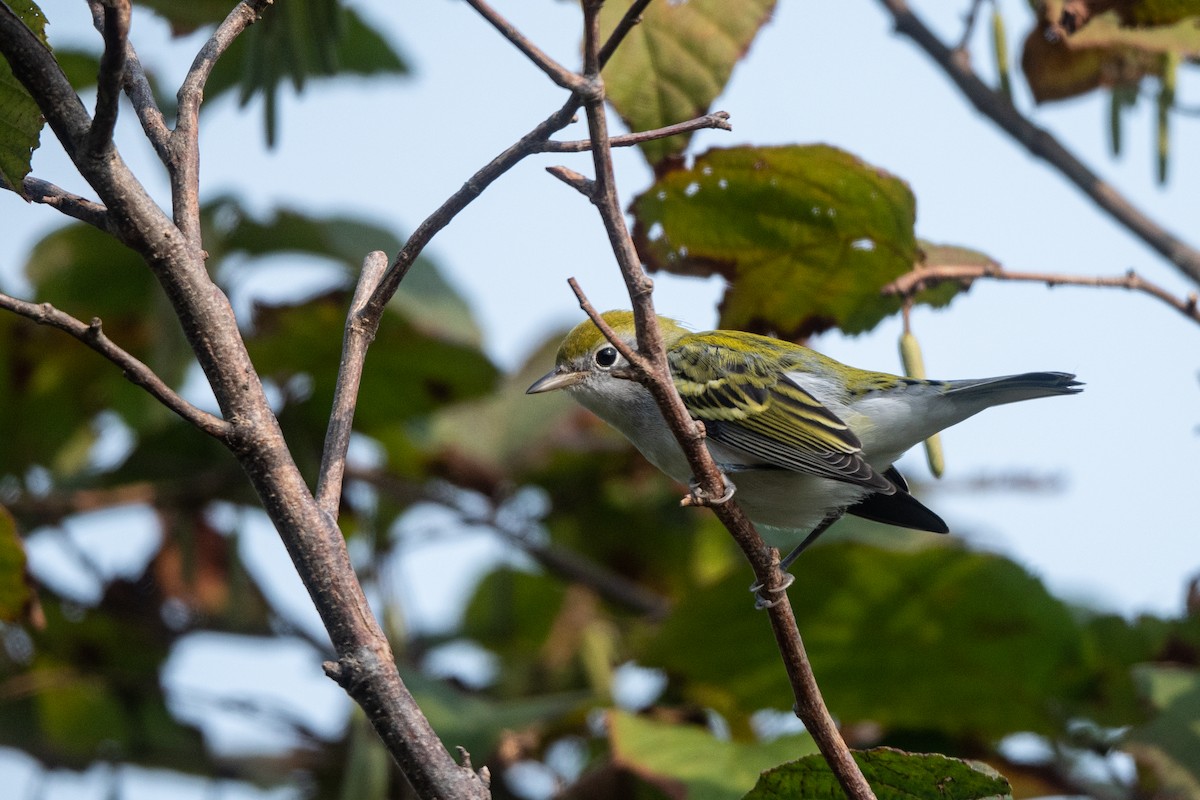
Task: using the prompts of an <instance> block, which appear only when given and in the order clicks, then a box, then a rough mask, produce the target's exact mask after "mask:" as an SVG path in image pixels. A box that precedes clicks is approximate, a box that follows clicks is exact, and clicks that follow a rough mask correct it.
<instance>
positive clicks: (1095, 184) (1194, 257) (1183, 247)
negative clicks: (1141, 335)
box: [879, 0, 1200, 284]
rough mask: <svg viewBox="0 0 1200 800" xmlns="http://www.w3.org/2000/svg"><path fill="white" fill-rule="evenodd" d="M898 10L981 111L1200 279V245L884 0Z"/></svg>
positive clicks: (901, 28) (903, 7) (899, 5)
mask: <svg viewBox="0 0 1200 800" xmlns="http://www.w3.org/2000/svg"><path fill="white" fill-rule="evenodd" d="M879 2H880V3H881V4H882V5H883V7H884V8H885V9H886V10H887V11H888V13H890V14H891V15H892V19H893V20H894V21H895V25H896V30H897V32H899V33H902V34H904V35H905V36H907V37H909V38H910V39H912V40H913V41H914V42H916V44H917V45H918V46H919V47H920V48H921V49H922V50H924V51H925V52H926V53H927V54H928V55H929V57H930V58H932V59H933V60H934V63H936V64H937V65H938V66H939V67H940V68H941V69H942V71H943V72H945V73H946V74H947V75H948V76H949V77H950V79H951V80H952V81H954V83H955V84H956V85H957V86H958V88H959V89H960V90H962V93H963V94H964V95H966V97H967V99H968V100H970V101H971V104H972V105H974V106H975V108H976V109H977V110H979V111H980V112H981V113H983V114H984V115H985V116H987V117H988V118H989V119H991V120H992V121H993V122H995V123H996V125H997V126H999V127H1000V129H1001V130H1003V131H1004V132H1006V133H1007V134H1008V135H1009V136H1011V137H1012V138H1013V139H1015V140H1017V142H1019V143H1020V144H1021V145H1023V146H1024V147H1025V149H1026V150H1028V151H1029V152H1030V153H1032V154H1033V155H1035V156H1037V157H1038V158H1041V159H1043V160H1045V161H1046V162H1047V163H1048V164H1050V165H1051V166H1052V167H1054V169H1056V170H1058V172H1060V173H1061V174H1062V175H1063V176H1064V177H1065V178H1066V179H1067V180H1069V181H1071V183H1073V184H1075V185H1076V186H1077V187H1078V188H1079V189H1080V190H1081V191H1082V192H1083V193H1084V194H1086V195H1087V196H1088V197H1089V198H1091V200H1092V202H1094V203H1095V204H1096V205H1097V206H1099V207H1100V208H1102V209H1104V210H1105V211H1106V212H1108V214H1109V215H1110V216H1112V218H1113V219H1115V220H1116V221H1117V222H1118V223H1120V225H1121V226H1122V227H1124V228H1125V229H1126V230H1128V231H1129V232H1130V233H1132V234H1134V235H1135V236H1137V237H1138V238H1139V239H1141V240H1142V241H1143V242H1145V243H1146V244H1148V245H1150V247H1152V248H1154V249H1155V250H1156V251H1158V252H1159V253H1160V254H1161V255H1163V256H1164V257H1165V258H1166V259H1167V260H1168V261H1170V262H1171V263H1172V264H1174V265H1175V266H1176V267H1177V268H1178V269H1179V271H1180V272H1182V273H1183V274H1184V275H1186V276H1187V277H1188V279H1190V280H1191V281H1192V282H1194V283H1197V284H1200V250H1197V249H1196V248H1194V247H1192V246H1191V245H1189V244H1188V243H1187V242H1185V241H1183V240H1182V239H1180V238H1179V237H1178V236H1176V235H1174V234H1173V233H1171V232H1170V231H1168V230H1167V229H1165V228H1164V227H1163V226H1161V225H1159V224H1158V223H1157V222H1155V221H1154V220H1153V219H1151V218H1150V217H1149V216H1147V215H1146V214H1145V213H1144V212H1143V211H1141V209H1139V208H1137V207H1136V206H1134V205H1133V203H1131V202H1130V201H1129V199H1128V198H1126V197H1125V196H1124V195H1122V194H1121V193H1120V192H1119V191H1117V189H1116V187H1115V186H1113V185H1112V184H1110V183H1108V182H1107V181H1105V180H1103V179H1102V178H1101V177H1100V176H1099V175H1097V174H1096V173H1095V172H1093V171H1092V170H1091V169H1089V168H1088V167H1087V165H1085V164H1084V163H1083V162H1082V161H1080V160H1079V158H1078V157H1077V156H1076V155H1075V154H1074V153H1072V152H1071V151H1069V150H1068V149H1067V148H1066V147H1064V146H1063V144H1062V143H1061V142H1059V141H1058V139H1057V138H1055V136H1054V135H1053V134H1051V133H1050V132H1049V131H1047V130H1044V129H1042V128H1039V127H1037V126H1036V125H1034V124H1033V123H1032V122H1030V121H1029V119H1027V118H1026V117H1025V116H1024V115H1022V114H1021V112H1020V111H1018V110H1017V109H1016V107H1015V106H1013V104H1012V103H1011V102H1009V100H1008V98H1007V97H1005V96H1004V95H1003V94H1002V93H1000V92H997V91H995V90H994V89H992V88H991V87H989V86H988V85H987V84H985V83H984V82H983V81H982V80H980V79H979V76H977V75H976V74H975V72H974V71H973V70H972V69H971V65H970V62H969V61H968V60H967V59H965V58H958V57H956V51H955V50H951V49H950V48H949V47H948V46H947V45H946V44H945V43H943V42H942V40H941V39H939V38H938V37H937V35H936V34H935V33H934V32H933V31H931V30H930V29H929V27H928V26H927V25H926V24H925V23H924V22H923V21H922V20H921V18H920V17H918V16H917V15H916V14H915V13H913V11H912V10H911V9H910V8H909V7H908V3H906V2H905V0H879Z"/></svg>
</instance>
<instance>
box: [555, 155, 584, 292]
mask: <svg viewBox="0 0 1200 800" xmlns="http://www.w3.org/2000/svg"><path fill="white" fill-rule="evenodd" d="M591 144H592V143H591V142H588V149H589V150H590V149H591ZM546 172H549V173H550V174H551V175H553V176H554V177H556V178H558V179H559V180H560V181H562V182H563V183H565V184H566V185H567V186H570V187H571V188H572V189H574V190H575V191H577V192H579V193H580V194H581V195H583V196H584V197H586V198H588V199H589V200H591V199H592V197H594V196H595V194H596V182H595V181H593V180H592V179H591V178H589V177H587V176H586V175H581V174H579V173H578V172H576V171H575V170H573V169H568V168H567V167H563V166H553V167H546ZM573 280H575V279H574V278H570V279H569V280H568V282H570V281H573ZM572 288H574V289H576V290H577V289H578V287H575V286H574V285H572ZM576 295H578V291H576Z"/></svg>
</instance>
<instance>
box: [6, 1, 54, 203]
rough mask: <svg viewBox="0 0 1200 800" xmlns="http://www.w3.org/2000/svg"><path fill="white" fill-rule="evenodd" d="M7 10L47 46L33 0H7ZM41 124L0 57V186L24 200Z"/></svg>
mask: <svg viewBox="0 0 1200 800" xmlns="http://www.w3.org/2000/svg"><path fill="white" fill-rule="evenodd" d="M8 7H9V8H10V9H12V11H13V12H14V13H15V14H16V15H17V17H18V18H19V19H20V20H21V21H22V22H24V23H25V25H26V26H28V27H29V29H30V30H31V31H33V33H34V35H35V36H37V38H38V40H39V41H41V43H42V44H44V45H46V46H47V47H49V43H48V42H47V41H46V17H45V15H43V14H42V10H41V9H40V8H38V7H37V4H36V3H34V2H33V0H11V2H9V3H8ZM44 122H45V121H44V120H43V119H42V112H41V111H40V110H39V109H38V106H37V103H35V102H34V100H33V97H31V96H30V94H29V92H27V91H25V87H24V86H22V85H21V83H20V82H19V81H18V80H17V78H16V76H15V75H13V71H12V67H11V66H10V65H9V63H8V60H7V59H3V58H0V185H3V186H4V187H5V188H8V189H10V190H12V191H14V192H16V193H17V194H19V195H20V196H21V197H23V198H25V199H28V198H27V197H25V189H24V187H23V186H22V185H21V182H22V181H24V180H25V176H27V175H28V174H29V169H30V163H31V161H32V159H33V151H34V150H36V149H37V148H38V144H39V143H40V139H41V132H42V125H43V124H44Z"/></svg>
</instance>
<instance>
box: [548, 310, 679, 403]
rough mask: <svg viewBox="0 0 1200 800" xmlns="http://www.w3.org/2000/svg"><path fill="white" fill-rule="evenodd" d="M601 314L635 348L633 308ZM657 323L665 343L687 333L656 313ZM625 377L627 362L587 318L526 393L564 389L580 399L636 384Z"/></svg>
mask: <svg viewBox="0 0 1200 800" xmlns="http://www.w3.org/2000/svg"><path fill="white" fill-rule="evenodd" d="M600 316H601V317H602V318H603V319H604V321H605V322H606V323H608V325H609V327H610V328H612V329H613V331H614V332H615V333H616V334H617V336H618V337H620V338H621V340H622V341H624V342H625V343H626V344H628V345H629V346H630V347H632V348H634V349H636V348H637V332H636V330H635V329H634V323H633V312H632V311H606V312H604V313H603V314H601V315H600ZM658 324H659V327H660V328H661V330H662V333H663V339H664V341H665V343H666V345H667V347H670V346H671V343H672V342H674V341H675V340H677V339H678V338H679V337H680V336H683V335H684V334H686V333H687V330H686V329H684V328H683V327H682V326H680V325H679V323H678V322H676V321H675V320H672V319H667V318H666V317H659V318H658ZM628 377H630V373H629V362H628V361H627V360H626V359H625V357H624V356H622V355H621V354H620V352H618V351H617V348H615V347H613V345H612V343H611V342H609V341H608V339H605V338H604V334H603V333H601V332H600V329H599V328H597V327H596V324H595V323H594V322H592V321H591V320H590V319H587V320H584V321H583V322H581V323H579V324H578V325H576V326H575V327H574V328H573V329H572V330H571V332H570V333H568V334H567V337H566V338H565V339H563V342H562V344H561V345H560V346H559V348H558V355H557V357H556V358H555V362H554V369H552V370H550V372H548V373H546V374H545V375H543V376H542V377H541V378H539V379H538V380H537V381H535V382H534V384H533V385H532V386H530V387H529V388H528V389H527V390H526V394H538V393H540V392H553V391H557V390H559V389H567V390H570V391H571V394H574V395H576V397H578V398H579V399H580V400H582V399H583V395H586V394H593V393H601V394H606V393H609V392H617V393H624V392H626V391H631V390H633V389H634V388H635V387H636V386H637V384H634V383H632V382H631V381H629V380H624V378H628Z"/></svg>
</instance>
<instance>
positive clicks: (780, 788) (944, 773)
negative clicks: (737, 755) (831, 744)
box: [745, 747, 1012, 800]
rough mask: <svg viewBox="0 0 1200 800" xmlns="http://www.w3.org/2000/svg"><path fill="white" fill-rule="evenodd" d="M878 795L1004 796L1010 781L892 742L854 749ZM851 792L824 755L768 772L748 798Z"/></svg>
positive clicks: (888, 798)
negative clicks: (893, 745) (844, 788)
mask: <svg viewBox="0 0 1200 800" xmlns="http://www.w3.org/2000/svg"><path fill="white" fill-rule="evenodd" d="M854 760H855V762H857V763H858V766H859V768H860V769H861V770H862V773H863V777H864V778H866V779H867V782H868V783H869V784H871V788H872V789H873V790H874V791H875V797H876V798H878V800H929V798H937V799H938V800H1004V799H1005V798H1009V799H1010V800H1011V798H1012V789H1011V787H1009V785H1008V781H1007V780H1005V779H1004V777H1003V776H1001V775H1000V774H998V773H997V772H996V771H995V770H993V769H992V768H991V767H988V766H987V765H986V764H981V763H978V762H971V761H962V760H960V759H957V758H949V757H947V756H943V755H938V754H924V753H905V752H903V751H901V750H894V749H892V748H889V747H880V748H877V749H874V750H864V751H858V752H855V753H854ZM845 796H846V793H845V792H844V791H842V787H841V786H840V785H839V784H838V782H837V778H836V777H835V776H834V774H833V772H832V771H831V770H830V769H829V764H828V763H827V762H826V761H825V759H823V758H822V757H821V756H808V757H807V758H802V759H800V760H799V761H794V762H792V763H791V764H785V765H783V766H781V767H778V768H776V769H773V770H770V771H768V772H766V773H764V774H763V776H762V777H761V778H760V779H759V781H758V784H757V785H756V786H755V787H754V790H753V791H752V792H750V793H749V794H747V795H746V797H745V800H836V798H844V797H845Z"/></svg>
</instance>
